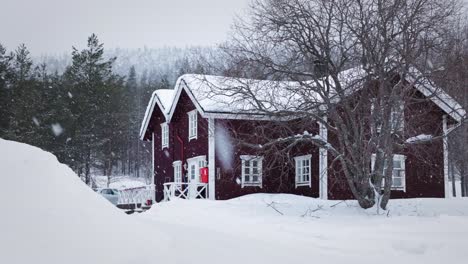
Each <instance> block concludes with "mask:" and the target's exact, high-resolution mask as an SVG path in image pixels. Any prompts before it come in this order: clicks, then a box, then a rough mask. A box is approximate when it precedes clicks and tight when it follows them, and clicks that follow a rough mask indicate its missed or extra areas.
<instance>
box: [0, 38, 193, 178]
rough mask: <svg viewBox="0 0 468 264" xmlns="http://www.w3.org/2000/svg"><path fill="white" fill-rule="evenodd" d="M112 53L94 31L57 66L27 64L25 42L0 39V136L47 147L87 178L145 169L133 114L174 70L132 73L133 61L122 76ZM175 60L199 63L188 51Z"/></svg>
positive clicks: (147, 153) (166, 84)
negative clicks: (11, 46) (13, 44)
mask: <svg viewBox="0 0 468 264" xmlns="http://www.w3.org/2000/svg"><path fill="white" fill-rule="evenodd" d="M115 61H116V58H115V57H111V58H109V57H108V56H105V54H104V46H103V44H102V43H100V42H99V40H98V37H97V36H96V35H94V34H93V35H92V36H90V37H89V38H88V44H87V48H85V49H83V50H78V49H76V48H73V50H72V53H71V62H70V64H69V65H68V66H66V68H65V69H64V70H63V72H59V71H57V70H56V71H54V72H51V70H50V69H49V67H48V65H47V64H46V63H40V64H35V63H34V61H33V59H32V56H31V54H30V52H29V51H28V49H27V47H26V46H25V45H20V46H19V47H17V49H16V50H14V51H7V50H6V49H5V48H4V47H3V46H2V45H1V44H0V138H4V139H8V140H15V141H19V142H24V143H27V144H31V145H34V146H37V147H39V148H42V149H44V150H47V151H49V152H52V153H53V154H55V155H56V156H57V158H58V159H59V161H60V162H62V163H65V164H67V165H69V166H70V167H71V168H72V169H73V170H74V171H76V172H77V174H78V175H79V176H80V177H82V178H83V179H84V180H85V181H86V182H87V183H89V182H90V181H91V178H90V175H91V174H100V175H108V176H110V175H113V174H124V175H133V176H137V177H143V176H144V177H149V175H150V165H151V148H150V144H147V143H145V142H142V141H141V140H139V138H138V134H139V129H140V124H141V120H142V118H143V115H144V112H145V110H146V105H147V103H148V100H149V98H150V96H151V93H152V92H153V91H154V90H156V89H172V88H173V82H174V78H171V77H170V76H169V77H168V76H167V75H165V74H164V73H158V74H157V76H158V78H154V76H153V78H150V76H149V75H148V73H147V72H144V73H143V74H140V75H138V74H137V72H136V70H135V67H134V66H131V67H130V70H129V72H128V74H127V75H126V76H122V75H121V74H118V73H116V71H115V69H114V67H115ZM177 65H178V69H177V74H183V73H185V72H194V71H195V72H196V71H198V72H200V71H201V69H200V66H197V65H196V62H194V60H193V59H192V58H190V59H189V58H187V57H185V58H181V59H179V60H178V61H177ZM153 75H156V74H155V73H153Z"/></svg>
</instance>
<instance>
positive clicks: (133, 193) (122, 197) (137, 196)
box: [117, 185, 152, 208]
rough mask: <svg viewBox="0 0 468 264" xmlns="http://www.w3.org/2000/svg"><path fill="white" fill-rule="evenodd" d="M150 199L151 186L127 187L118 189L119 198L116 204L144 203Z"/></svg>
mask: <svg viewBox="0 0 468 264" xmlns="http://www.w3.org/2000/svg"><path fill="white" fill-rule="evenodd" d="M151 200H152V190H151V186H150V185H147V186H142V187H138V188H129V189H124V190H120V191H119V200H118V202H117V204H135V208H137V204H141V205H145V204H146V203H147V201H151Z"/></svg>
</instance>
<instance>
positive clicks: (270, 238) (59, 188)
mask: <svg viewBox="0 0 468 264" xmlns="http://www.w3.org/2000/svg"><path fill="white" fill-rule="evenodd" d="M0 173H1V177H2V178H1V179H2V184H1V185H0V198H1V201H2V202H3V203H2V213H1V217H0V263H15V264H16V263H25V264H26V263H28V264H29V263H40V264H41V263H44V264H54V263H57V264H62V263H67V264H69V263H71V264H74V263H77V264H78V263H79V264H82V263H86V264H93V263H96V264H97V263H100V264H103V263H104V264H107V263H109V264H114V263H117V264H119V263H138V264H149V263H167V264H172V263H204V264H212V263H213V264H214V263H223V264H230V263H232V264H238V263H244V264H248V263H255V264H258V263H269V264H276V263H278V264H280V263H281V264H284V263H309V262H318V263H340V264H341V263H359V264H363V263H376V262H378V263H381V264H386V263H392V264H393V263H441V262H444V263H445V262H450V263H464V262H463V260H465V259H466V256H467V253H466V250H465V247H466V245H467V244H468V217H467V215H468V206H467V205H468V199H448V200H444V199H409V200H393V201H391V204H390V210H389V212H388V213H387V212H385V214H379V215H377V214H376V211H375V210H363V209H360V208H359V207H358V206H357V204H356V203H355V202H353V201H346V202H340V201H323V200H319V199H312V198H307V197H301V196H294V195H285V194H279V195H278V194H277V195H273V194H256V195H248V196H244V197H240V198H237V199H233V200H229V201H208V200H191V201H187V200H176V201H172V202H167V203H160V204H157V205H155V206H154V207H153V208H152V209H151V210H149V211H148V212H146V213H142V214H139V215H131V216H127V215H125V214H124V213H123V212H121V211H120V210H118V209H117V208H115V207H114V206H112V205H111V204H110V203H109V202H107V201H106V200H105V199H104V198H102V197H101V196H99V195H98V194H96V193H94V192H93V191H92V190H91V189H89V188H88V187H87V186H85V185H84V184H83V183H82V182H81V181H80V180H79V178H78V177H77V176H76V175H75V174H74V173H73V172H72V171H71V170H70V169H69V168H68V167H67V166H65V165H63V164H60V163H58V162H57V159H56V158H55V157H54V156H53V155H51V154H49V153H46V152H44V151H42V150H40V149H38V148H35V147H31V146H28V145H25V144H21V143H15V142H11V141H5V140H2V139H0Z"/></svg>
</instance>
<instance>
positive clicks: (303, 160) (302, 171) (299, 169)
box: [294, 155, 312, 188]
mask: <svg viewBox="0 0 468 264" xmlns="http://www.w3.org/2000/svg"><path fill="white" fill-rule="evenodd" d="M311 157H312V155H305V156H299V157H295V158H294V160H295V163H296V188H297V187H298V186H309V187H310V186H311V179H310V177H311V175H310V171H311Z"/></svg>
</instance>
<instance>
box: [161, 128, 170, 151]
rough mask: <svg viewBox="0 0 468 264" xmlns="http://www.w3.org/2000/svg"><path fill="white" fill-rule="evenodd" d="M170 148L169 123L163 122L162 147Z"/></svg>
mask: <svg viewBox="0 0 468 264" xmlns="http://www.w3.org/2000/svg"><path fill="white" fill-rule="evenodd" d="M164 148H169V124H168V123H167V122H164V123H161V149H164Z"/></svg>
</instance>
